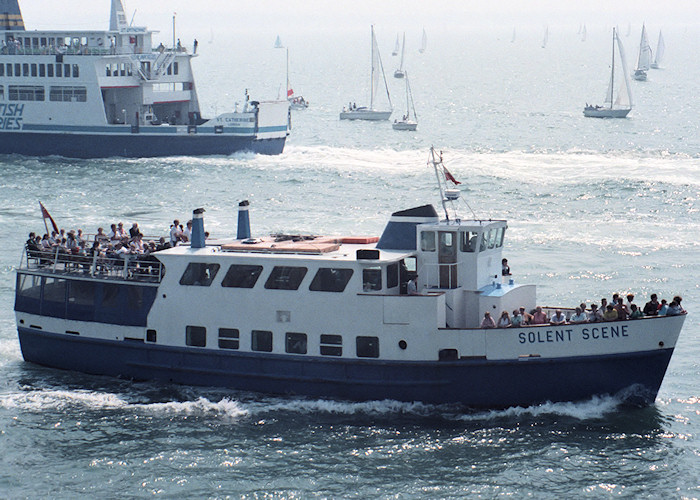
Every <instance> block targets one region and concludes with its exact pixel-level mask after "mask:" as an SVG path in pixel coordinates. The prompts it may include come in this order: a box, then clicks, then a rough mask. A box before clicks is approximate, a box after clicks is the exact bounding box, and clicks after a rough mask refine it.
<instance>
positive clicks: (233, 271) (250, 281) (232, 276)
mask: <svg viewBox="0 0 700 500" xmlns="http://www.w3.org/2000/svg"><path fill="white" fill-rule="evenodd" d="M262 270H263V267H262V266H250V265H245V264H234V265H232V266H231V267H229V268H228V271H227V272H226V276H224V279H223V281H222V282H221V286H224V287H227V288H253V287H254V286H255V283H257V281H258V278H259V277H260V273H261V272H262Z"/></svg>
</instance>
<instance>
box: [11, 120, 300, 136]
mask: <svg viewBox="0 0 700 500" xmlns="http://www.w3.org/2000/svg"><path fill="white" fill-rule="evenodd" d="M181 127H186V125H181ZM22 129H23V130H24V131H27V132H58V133H64V132H65V133H71V132H78V133H81V134H129V135H131V125H103V126H99V125H98V126H85V125H43V124H34V123H25V124H24V125H23V127H22ZM222 130H223V133H225V134H238V135H241V136H243V135H245V136H253V135H254V134H255V128H254V127H224V128H223V129H222ZM286 131H287V126H286V125H278V126H269V127H259V128H258V133H273V132H281V133H285V132H286ZM4 133H6V134H17V133H21V132H4ZM139 133H140V134H156V135H161V134H165V135H170V134H178V135H187V134H184V133H182V132H178V130H177V129H176V128H175V127H172V126H163V127H155V126H154V127H149V126H143V127H139ZM197 133H198V134H214V133H215V131H214V127H213V126H211V125H209V126H198V127H197Z"/></svg>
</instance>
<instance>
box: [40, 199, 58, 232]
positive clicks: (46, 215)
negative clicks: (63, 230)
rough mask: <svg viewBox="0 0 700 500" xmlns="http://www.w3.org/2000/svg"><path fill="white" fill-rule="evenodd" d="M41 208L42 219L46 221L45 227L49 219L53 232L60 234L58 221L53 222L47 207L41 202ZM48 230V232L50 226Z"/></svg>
mask: <svg viewBox="0 0 700 500" xmlns="http://www.w3.org/2000/svg"><path fill="white" fill-rule="evenodd" d="M39 208H41V217H42V218H43V219H44V225H46V219H49V220H50V221H51V225H52V226H53V230H54V231H56V232H57V233H58V232H59V231H58V226H57V225H56V221H55V220H53V217H51V214H50V213H49V211H48V210H46V207H45V206H44V204H43V203H42V202H39ZM46 230H47V231H48V226H47V228H46Z"/></svg>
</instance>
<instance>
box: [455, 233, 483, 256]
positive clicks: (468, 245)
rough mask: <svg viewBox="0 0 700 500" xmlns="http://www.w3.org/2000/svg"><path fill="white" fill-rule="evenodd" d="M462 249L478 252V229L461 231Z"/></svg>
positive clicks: (463, 250)
mask: <svg viewBox="0 0 700 500" xmlns="http://www.w3.org/2000/svg"><path fill="white" fill-rule="evenodd" d="M461 236H462V238H461V241H460V250H462V252H476V240H477V238H478V236H479V233H477V232H476V231H464V232H463V233H461Z"/></svg>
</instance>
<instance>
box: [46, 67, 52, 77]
mask: <svg viewBox="0 0 700 500" xmlns="http://www.w3.org/2000/svg"><path fill="white" fill-rule="evenodd" d="M46 76H48V77H49V78H53V64H47V65H46Z"/></svg>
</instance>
